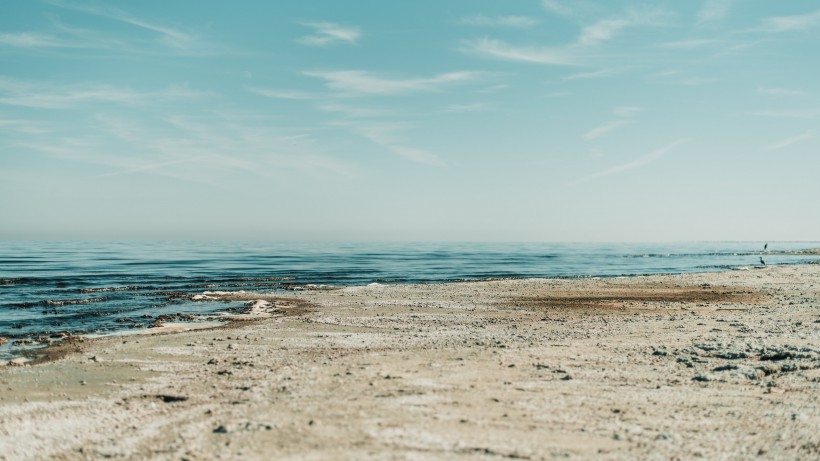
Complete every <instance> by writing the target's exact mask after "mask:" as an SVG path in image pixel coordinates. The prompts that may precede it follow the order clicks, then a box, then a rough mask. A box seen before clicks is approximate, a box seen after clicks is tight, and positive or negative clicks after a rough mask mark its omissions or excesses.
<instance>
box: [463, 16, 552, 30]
mask: <svg viewBox="0 0 820 461" xmlns="http://www.w3.org/2000/svg"><path fill="white" fill-rule="evenodd" d="M459 22H460V23H461V24H466V25H469V26H485V27H513V28H519V29H526V28H529V27H534V26H537V25H538V24H539V22H538V20H537V19H533V18H531V17H529V16H499V17H495V18H491V17H487V16H484V15H480V14H476V15H473V16H466V17H463V18H461V20H460V21H459Z"/></svg>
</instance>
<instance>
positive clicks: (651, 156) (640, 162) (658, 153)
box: [567, 139, 687, 186]
mask: <svg viewBox="0 0 820 461" xmlns="http://www.w3.org/2000/svg"><path fill="white" fill-rule="evenodd" d="M686 141H687V139H678V140H677V141H674V142H672V143H670V144H667V145H666V146H664V147H661V148H660V149H657V150H654V151H652V152H650V153H648V154H646V155H644V156H643V157H640V158H637V159H635V160H633V161H631V162H627V163H623V164H621V165H617V166H614V167H612V168H609V169H606V170H603V171H599V172H598V173H593V174H591V175H587V176H584V177H582V178H579V179H576V180H575V181H572V182H570V183H569V184H567V185H568V186H575V185H578V184H582V183H585V182H589V181H592V180H595V179H599V178H603V177H606V176H612V175H616V174H620V173H623V172H625V171H629V170H635V169H638V168H641V167H644V166H646V165H648V164H650V163H652V162H654V161H656V160H658V159H659V158H661V157H663V156H664V155H666V154H667V153H669V152H671V151H673V150H675V149H677V148H678V147H680V146H681V145H683V144H684V143H685V142H686Z"/></svg>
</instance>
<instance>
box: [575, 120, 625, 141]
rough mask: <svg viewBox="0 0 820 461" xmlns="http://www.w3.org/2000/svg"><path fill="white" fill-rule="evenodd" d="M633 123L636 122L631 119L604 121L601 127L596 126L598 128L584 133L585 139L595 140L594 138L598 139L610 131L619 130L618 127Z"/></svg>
mask: <svg viewBox="0 0 820 461" xmlns="http://www.w3.org/2000/svg"><path fill="white" fill-rule="evenodd" d="M632 123H634V122H632V121H630V120H613V121H611V122H607V123H604V124H603V125H601V126H599V127H596V128H593V129H591V130H589V131H587V132H586V133H585V134H584V139H586V140H587V141H590V140H593V139H598V138H600V137H601V136H603V135H605V134H607V133H609V132H610V131H613V130H617V129H618V128H620V127H622V126H625V125H630V124H632Z"/></svg>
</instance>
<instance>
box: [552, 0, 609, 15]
mask: <svg viewBox="0 0 820 461" xmlns="http://www.w3.org/2000/svg"><path fill="white" fill-rule="evenodd" d="M541 5H542V6H543V7H544V9H546V10H547V11H549V12H550V13H552V14H555V15H558V16H563V17H577V16H582V15H586V14H591V13H595V12H598V11H599V10H600V9H601V7H600V5H598V4H596V3H593V2H590V1H588V0H541Z"/></svg>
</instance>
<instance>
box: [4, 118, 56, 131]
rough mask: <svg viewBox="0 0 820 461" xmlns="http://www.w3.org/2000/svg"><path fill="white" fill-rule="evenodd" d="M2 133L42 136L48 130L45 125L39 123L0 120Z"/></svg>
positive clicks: (24, 120)
mask: <svg viewBox="0 0 820 461" xmlns="http://www.w3.org/2000/svg"><path fill="white" fill-rule="evenodd" d="M2 131H7V132H16V133H23V134H44V133H48V132H49V131H50V130H49V129H48V127H47V125H46V124H45V123H43V122H41V121H36V120H26V119H4V118H0V132H2Z"/></svg>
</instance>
